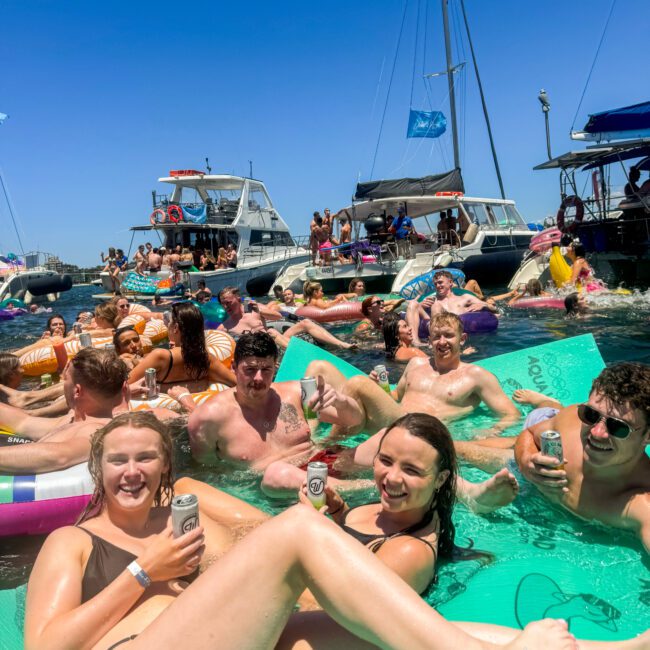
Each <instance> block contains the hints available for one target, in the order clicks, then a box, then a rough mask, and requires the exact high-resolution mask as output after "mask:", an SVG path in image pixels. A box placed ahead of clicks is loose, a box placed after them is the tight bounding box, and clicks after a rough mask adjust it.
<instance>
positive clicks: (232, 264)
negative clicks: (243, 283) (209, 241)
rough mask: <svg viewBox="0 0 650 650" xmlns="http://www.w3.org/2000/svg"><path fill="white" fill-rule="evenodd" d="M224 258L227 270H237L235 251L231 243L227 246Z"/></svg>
mask: <svg viewBox="0 0 650 650" xmlns="http://www.w3.org/2000/svg"><path fill="white" fill-rule="evenodd" d="M226 257H227V258H228V268H230V269H236V268H237V249H236V248H235V245H234V244H233V243H230V244H228V246H227V247H226Z"/></svg>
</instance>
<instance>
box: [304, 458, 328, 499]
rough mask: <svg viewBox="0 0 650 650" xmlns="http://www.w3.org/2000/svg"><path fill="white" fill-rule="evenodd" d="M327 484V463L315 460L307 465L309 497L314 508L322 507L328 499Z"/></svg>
mask: <svg viewBox="0 0 650 650" xmlns="http://www.w3.org/2000/svg"><path fill="white" fill-rule="evenodd" d="M326 485H327V464H326V463H321V462H318V461H315V462H313V463H309V465H307V497H308V498H309V500H310V501H311V502H312V504H313V506H314V508H316V509H320V508H322V507H323V506H324V505H325V503H326V502H327V499H326V497H325V486H326Z"/></svg>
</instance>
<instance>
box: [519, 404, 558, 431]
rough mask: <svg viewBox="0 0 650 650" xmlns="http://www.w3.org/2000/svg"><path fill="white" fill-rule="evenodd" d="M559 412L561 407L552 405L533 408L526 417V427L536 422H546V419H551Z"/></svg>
mask: <svg viewBox="0 0 650 650" xmlns="http://www.w3.org/2000/svg"><path fill="white" fill-rule="evenodd" d="M559 412H560V409H556V408H553V407H552V406H542V407H541V408H538V409H533V410H532V411H531V412H530V413H529V414H528V416H527V417H526V421H525V422H524V429H528V428H529V427H532V426H533V425H535V424H539V423H540V422H544V420H550V419H551V418H554V417H555V416H556V415H557V414H558V413H559Z"/></svg>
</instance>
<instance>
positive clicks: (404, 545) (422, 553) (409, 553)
mask: <svg viewBox="0 0 650 650" xmlns="http://www.w3.org/2000/svg"><path fill="white" fill-rule="evenodd" d="M432 535H433V540H432V539H429V536H420V535H418V536H417V537H416V536H413V535H398V536H396V537H391V538H390V539H388V540H386V542H384V544H383V546H382V549H383V548H385V549H386V551H387V552H390V553H391V554H392V555H394V556H395V557H399V558H400V560H404V561H408V562H410V563H412V564H413V563H418V564H420V563H426V564H428V563H430V562H431V560H432V556H433V549H432V546H433V548H435V541H436V535H435V533H432ZM430 544H431V546H430Z"/></svg>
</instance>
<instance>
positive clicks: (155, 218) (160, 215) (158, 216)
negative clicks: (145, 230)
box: [149, 208, 167, 226]
mask: <svg viewBox="0 0 650 650" xmlns="http://www.w3.org/2000/svg"><path fill="white" fill-rule="evenodd" d="M149 221H150V222H151V225H152V226H155V225H156V224H158V223H165V221H167V215H166V214H165V211H164V210H161V209H160V208H156V209H155V210H154V211H153V212H152V213H151V216H150V217H149Z"/></svg>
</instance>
